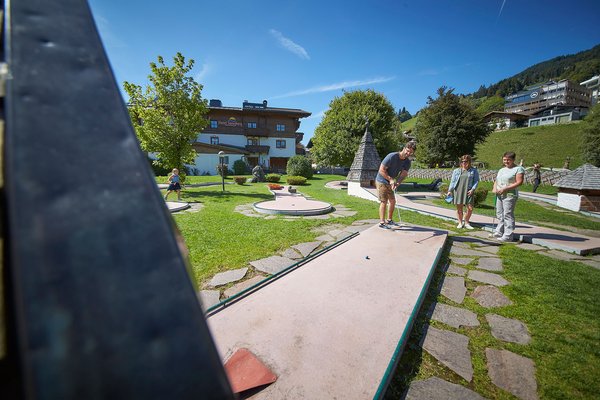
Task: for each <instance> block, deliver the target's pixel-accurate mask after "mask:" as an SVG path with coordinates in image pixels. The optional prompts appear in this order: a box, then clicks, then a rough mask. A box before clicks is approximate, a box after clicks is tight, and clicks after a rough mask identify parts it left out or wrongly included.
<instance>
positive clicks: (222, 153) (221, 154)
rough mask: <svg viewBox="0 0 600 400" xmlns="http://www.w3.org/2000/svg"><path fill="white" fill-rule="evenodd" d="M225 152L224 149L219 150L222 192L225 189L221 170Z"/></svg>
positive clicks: (223, 174) (223, 175)
mask: <svg viewBox="0 0 600 400" xmlns="http://www.w3.org/2000/svg"><path fill="white" fill-rule="evenodd" d="M224 154H225V152H224V151H220V152H219V164H221V168H220V171H221V183H222V186H223V192H224V191H225V172H224V171H223V161H224V160H225V156H224Z"/></svg>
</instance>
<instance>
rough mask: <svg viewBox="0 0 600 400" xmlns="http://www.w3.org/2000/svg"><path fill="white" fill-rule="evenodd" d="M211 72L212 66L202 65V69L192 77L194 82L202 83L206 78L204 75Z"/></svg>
mask: <svg viewBox="0 0 600 400" xmlns="http://www.w3.org/2000/svg"><path fill="white" fill-rule="evenodd" d="M211 71H212V65H210V64H208V63H204V64H202V69H201V70H200V71H198V73H197V74H196V76H195V77H194V80H195V81H196V82H199V83H202V80H203V79H204V77H206V75H207V74H208V73H209V72H211Z"/></svg>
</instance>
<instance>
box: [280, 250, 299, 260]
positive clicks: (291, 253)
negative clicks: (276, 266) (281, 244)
mask: <svg viewBox="0 0 600 400" xmlns="http://www.w3.org/2000/svg"><path fill="white" fill-rule="evenodd" d="M281 257H285V258H291V259H292V260H298V259H300V258H302V254H300V253H298V252H297V251H296V250H294V249H286V250H285V251H284V252H283V253H281Z"/></svg>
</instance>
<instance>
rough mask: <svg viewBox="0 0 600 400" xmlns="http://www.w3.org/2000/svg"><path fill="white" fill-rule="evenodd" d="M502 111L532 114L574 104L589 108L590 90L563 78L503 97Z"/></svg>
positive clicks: (590, 100)
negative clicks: (504, 102) (553, 107)
mask: <svg viewBox="0 0 600 400" xmlns="http://www.w3.org/2000/svg"><path fill="white" fill-rule="evenodd" d="M505 100H506V104H505V106H504V111H506V112H510V113H521V114H528V115H533V114H535V113H536V112H538V111H541V110H543V109H547V108H548V107H551V106H556V105H563V106H576V107H584V108H589V107H590V106H591V105H592V91H591V90H589V89H587V88H585V87H583V86H581V85H579V84H578V83H575V82H571V81H569V80H566V79H563V80H561V81H558V82H554V81H550V82H547V83H544V84H542V85H536V86H532V87H529V88H527V89H526V90H522V91H520V92H517V93H515V94H511V95H509V96H506V97H505Z"/></svg>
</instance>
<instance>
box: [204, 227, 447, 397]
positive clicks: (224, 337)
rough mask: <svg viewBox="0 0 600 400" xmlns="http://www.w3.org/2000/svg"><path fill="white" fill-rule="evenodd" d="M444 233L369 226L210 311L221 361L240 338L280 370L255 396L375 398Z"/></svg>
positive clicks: (243, 345)
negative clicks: (268, 384) (306, 261)
mask: <svg viewBox="0 0 600 400" xmlns="http://www.w3.org/2000/svg"><path fill="white" fill-rule="evenodd" d="M446 236H447V232H445V231H441V230H435V229H431V228H425V227H418V226H407V227H403V228H402V229H399V230H387V229H381V228H379V227H377V226H374V227H372V228H370V229H367V230H365V231H363V232H362V233H361V234H360V235H358V236H356V237H354V238H352V239H351V240H349V241H347V242H345V243H343V244H341V245H340V246H338V247H335V248H334V249H332V250H330V251H329V252H327V253H325V254H323V255H321V256H319V257H317V258H316V259H314V260H311V261H309V262H308V263H307V264H305V265H303V266H301V267H300V268H298V269H296V270H294V271H292V272H291V273H289V274H287V275H284V276H282V277H281V278H280V279H277V280H274V281H273V282H271V283H270V284H268V285H266V286H264V287H262V288H261V289H259V290H258V291H256V292H254V293H251V294H250V295H248V296H246V297H244V298H242V299H241V300H239V301H237V302H234V303H232V304H230V305H228V306H226V307H225V308H222V309H220V310H217V311H215V312H214V313H212V314H211V315H210V316H209V317H208V323H209V326H210V328H211V331H212V333H213V337H214V339H215V341H216V344H217V348H218V350H219V352H220V354H221V357H222V358H223V361H225V360H227V359H228V358H229V357H230V356H231V355H232V354H233V353H234V352H235V351H236V350H237V349H239V348H247V349H249V350H250V351H251V352H252V353H254V354H255V355H256V356H257V357H258V358H259V359H260V360H262V362H264V363H265V364H266V365H267V366H268V367H269V368H270V369H271V370H272V371H273V372H274V373H275V374H276V375H277V376H278V379H277V381H276V382H275V383H273V384H271V385H270V386H267V387H266V388H264V389H263V390H262V391H260V392H258V393H257V394H256V395H255V396H253V397H252V398H256V399H284V398H306V399H317V398H340V399H365V398H373V396H374V395H375V394H376V393H378V390H380V385H381V383H382V379H383V378H384V376H387V375H386V371H387V370H388V366H389V365H390V361H391V360H392V357H393V355H394V353H395V352H396V350H397V349H398V348H399V346H398V345H399V342H400V340H401V338H402V335H403V332H404V331H405V330H408V329H409V328H410V323H412V319H411V315H412V314H413V313H415V314H416V313H417V312H418V309H417V305H418V302H419V299H420V298H421V294H422V292H423V293H424V292H425V291H426V288H427V286H428V284H429V280H430V277H431V275H432V271H433V269H434V268H435V265H436V264H437V261H438V257H439V254H440V253H441V249H442V247H443V245H444V242H445V240H446ZM407 333H408V332H407ZM405 337H406V338H407V337H408V334H407V335H405ZM388 372H389V371H388Z"/></svg>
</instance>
